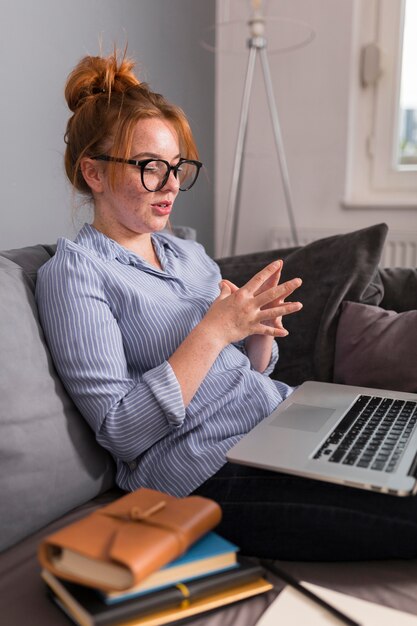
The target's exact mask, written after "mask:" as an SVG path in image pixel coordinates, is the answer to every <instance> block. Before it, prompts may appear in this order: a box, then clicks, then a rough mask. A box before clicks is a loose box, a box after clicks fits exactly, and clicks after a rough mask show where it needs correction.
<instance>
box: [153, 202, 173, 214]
mask: <svg viewBox="0 0 417 626" xmlns="http://www.w3.org/2000/svg"><path fill="white" fill-rule="evenodd" d="M152 208H153V210H154V211H155V213H157V214H158V215H169V214H170V213H171V209H172V202H155V203H154V204H152Z"/></svg>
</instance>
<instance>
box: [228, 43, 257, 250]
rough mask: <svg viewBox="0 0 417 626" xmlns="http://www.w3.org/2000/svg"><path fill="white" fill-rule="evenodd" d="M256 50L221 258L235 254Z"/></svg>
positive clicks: (242, 114) (250, 63)
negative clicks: (238, 205) (238, 203)
mask: <svg viewBox="0 0 417 626" xmlns="http://www.w3.org/2000/svg"><path fill="white" fill-rule="evenodd" d="M256 50H257V49H256V48H255V47H251V48H250V49H249V57H248V65H247V70H246V78H245V85H244V89H243V98H242V108H241V112H240V121H239V130H238V136H237V142H236V150H235V160H234V164H233V175H232V183H231V187H230V195H229V204H228V208H227V213H226V225H225V229H224V235H223V245H222V256H227V255H228V254H232V255H234V254H235V253H236V239H237V227H238V223H239V215H238V213H239V211H238V210H237V207H236V199H237V192H238V187H239V181H240V174H241V169H242V156H243V147H244V141H245V135H246V129H247V125H248V115H249V102H250V94H251V89H252V80H253V73H254V69H255V60H256Z"/></svg>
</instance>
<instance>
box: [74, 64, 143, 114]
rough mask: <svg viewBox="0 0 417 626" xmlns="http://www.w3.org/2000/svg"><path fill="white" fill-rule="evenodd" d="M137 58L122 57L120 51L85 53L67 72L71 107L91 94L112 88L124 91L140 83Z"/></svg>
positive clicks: (105, 92) (112, 89)
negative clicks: (99, 54)
mask: <svg viewBox="0 0 417 626" xmlns="http://www.w3.org/2000/svg"><path fill="white" fill-rule="evenodd" d="M134 67H135V63H134V61H132V60H130V59H127V58H126V57H125V56H123V58H122V59H121V60H120V61H119V60H118V58H117V53H116V52H114V53H113V54H112V55H110V56H109V57H99V56H95V57H93V56H86V57H84V58H83V59H81V61H80V62H79V63H78V65H76V67H75V68H74V70H73V71H72V72H71V74H70V75H69V76H68V80H67V84H66V87H65V98H66V101H67V104H68V107H69V108H70V110H71V111H75V110H76V109H78V107H79V106H81V105H82V104H84V102H85V101H86V100H88V99H90V98H91V97H97V96H99V95H102V94H107V96H108V97H109V96H110V94H111V93H112V92H114V93H117V92H119V93H123V92H125V91H126V90H127V89H129V88H130V87H134V86H137V85H139V84H140V82H139V81H138V79H137V78H136V76H135V74H134V73H133V69H134Z"/></svg>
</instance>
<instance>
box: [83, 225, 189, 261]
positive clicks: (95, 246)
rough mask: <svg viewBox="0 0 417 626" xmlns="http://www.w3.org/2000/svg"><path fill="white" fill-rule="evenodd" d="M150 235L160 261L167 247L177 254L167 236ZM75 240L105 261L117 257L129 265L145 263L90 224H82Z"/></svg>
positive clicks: (159, 234) (163, 257)
mask: <svg viewBox="0 0 417 626" xmlns="http://www.w3.org/2000/svg"><path fill="white" fill-rule="evenodd" d="M151 236H152V241H153V243H154V245H155V248H156V252H157V254H158V256H159V258H160V260H161V262H162V263H163V262H164V260H165V251H166V250H167V249H168V250H170V251H171V252H172V253H173V254H174V255H175V256H178V254H177V251H176V250H175V247H174V246H173V244H172V242H171V241H170V239H169V237H165V236H164V234H163V233H153V234H152V235H151ZM75 242H76V243H77V244H79V245H81V246H84V247H85V248H88V250H91V251H92V252H94V253H95V254H97V256H99V257H100V258H101V259H103V260H105V261H114V260H115V259H117V260H118V261H120V262H121V263H124V264H126V265H130V264H131V263H135V264H138V263H145V261H143V259H142V258H141V257H140V256H138V255H137V254H135V253H134V252H132V251H131V250H128V249H127V248H124V247H123V246H121V245H120V244H118V243H117V241H114V239H110V237H107V235H104V234H103V233H101V232H100V231H99V230H97V229H96V228H94V226H92V225H91V224H84V226H83V227H82V228H81V230H80V231H79V233H78V235H77V237H76V238H75Z"/></svg>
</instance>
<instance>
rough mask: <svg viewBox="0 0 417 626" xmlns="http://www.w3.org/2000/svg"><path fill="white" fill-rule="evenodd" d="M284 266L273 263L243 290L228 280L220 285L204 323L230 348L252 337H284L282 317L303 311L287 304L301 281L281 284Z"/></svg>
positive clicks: (299, 304) (291, 304)
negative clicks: (230, 344) (218, 292)
mask: <svg viewBox="0 0 417 626" xmlns="http://www.w3.org/2000/svg"><path fill="white" fill-rule="evenodd" d="M282 266H283V262H282V261H274V262H273V263H270V264H269V265H267V266H266V267H265V268H264V269H262V270H261V271H260V272H258V273H257V274H255V276H253V278H251V279H250V280H249V281H248V282H247V283H246V284H245V285H244V286H243V287H240V288H238V287H237V286H236V285H234V284H233V283H232V282H230V281H229V280H222V281H221V282H220V285H219V286H220V295H219V296H218V297H217V298H216V300H214V302H213V304H212V305H211V307H210V308H209V310H208V312H207V315H206V318H205V322H206V323H208V324H209V325H210V327H211V328H210V331H211V332H214V333H215V334H216V336H217V337H218V338H219V340H220V341H221V342H222V343H223V344H224V345H227V344H228V343H233V342H236V341H240V340H241V339H244V338H246V337H248V336H250V335H266V336H272V337H285V336H286V335H287V334H288V331H287V330H286V329H285V328H284V326H283V324H282V317H283V316H284V315H288V314H290V313H295V312H296V311H299V310H300V309H301V308H302V304H301V302H286V298H288V297H289V296H290V295H291V294H292V293H293V292H294V291H295V290H296V289H297V288H298V287H300V285H301V283H302V281H301V279H300V278H294V279H292V280H289V281H287V282H285V283H282V284H279V280H280V278H281V271H282Z"/></svg>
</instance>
